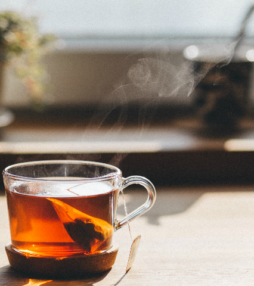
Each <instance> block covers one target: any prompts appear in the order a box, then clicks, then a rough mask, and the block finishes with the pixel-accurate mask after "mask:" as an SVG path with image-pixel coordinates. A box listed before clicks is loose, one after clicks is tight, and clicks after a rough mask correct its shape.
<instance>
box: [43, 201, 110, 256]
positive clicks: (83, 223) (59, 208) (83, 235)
mask: <svg viewBox="0 0 254 286" xmlns="http://www.w3.org/2000/svg"><path fill="white" fill-rule="evenodd" d="M48 200H49V201H51V203H52V205H53V207H54V209H55V211H56V213H57V215H58V217H59V218H60V220H61V222H62V223H63V225H64V227H65V229H66V231H67V232H68V234H69V236H70V237H71V238H72V240H73V241H74V242H76V243H77V244H78V245H79V246H80V247H82V248H83V249H84V250H85V251H86V252H91V249H92V247H93V246H94V245H95V244H96V240H98V241H100V242H101V243H99V245H101V244H102V243H103V242H104V241H105V240H106V239H107V238H109V237H111V235H112V233H113V227H112V225H111V224H109V223H107V222H106V221H104V220H102V219H99V218H95V217H92V216H89V215H87V214H85V213H83V212H81V211H79V210H77V209H75V208H73V207H72V206H70V205H68V204H66V203H64V202H62V201H60V200H57V199H53V198H48ZM99 245H97V247H98V246H99Z"/></svg>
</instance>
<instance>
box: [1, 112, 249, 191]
mask: <svg viewBox="0 0 254 286" xmlns="http://www.w3.org/2000/svg"><path fill="white" fill-rule="evenodd" d="M61 118H62V119H63V118H64V117H61ZM61 118H59V117H58V118H57V117H55V118H50V116H47V115H46V116H44V120H43V115H41V116H39V117H37V118H36V117H30V118H29V116H27V117H22V116H21V117H19V115H18V114H17V118H16V120H15V121H14V123H13V124H11V125H10V126H8V127H6V128H5V129H4V130H3V134H2V141H1V142H0V158H1V160H0V161H1V167H2V169H3V168H5V167H6V166H7V165H10V164H14V163H17V162H23V161H34V160H47V159H78V160H92V161H101V162H105V163H111V164H114V165H119V166H120V168H121V169H122V171H123V175H124V176H129V175H133V174H139V175H142V176H145V177H148V178H149V179H151V181H153V182H154V183H155V184H167V185H170V184H204V183H245V182H247V183H250V182H252V181H253V179H254V176H253V171H252V165H253V160H254V152H253V151H254V141H253V140H254V131H253V130H254V120H253V119H252V118H249V119H244V120H243V121H242V122H241V125H240V129H239V131H236V132H235V133H231V134H223V135H217V136H215V135H212V134H211V133H210V134H209V133H208V132H206V131H205V130H204V128H203V127H202V126H201V124H200V122H199V121H198V120H197V119H195V118H193V117H185V118H182V119H175V118H171V119H168V120H165V121H161V122H158V121H157V122H156V121H155V122H154V123H148V124H144V125H142V124H141V125H139V124H135V123H133V122H130V123H128V122H125V124H122V125H121V124H120V125H119V124H116V125H113V124H112V122H111V123H110V122H108V123H105V124H102V125H100V124H96V123H94V124H89V121H84V120H83V119H82V120H78V119H77V118H76V119H75V118H74V119H73V118H71V117H68V115H67V116H66V117H65V119H63V120H61ZM232 140H237V141H232ZM239 142H240V143H242V145H239ZM230 144H231V145H230ZM234 144H235V145H234ZM230 146H231V147H230ZM234 146H235V147H234ZM239 146H242V147H240V148H239ZM230 148H231V149H230ZM234 148H235V149H234Z"/></svg>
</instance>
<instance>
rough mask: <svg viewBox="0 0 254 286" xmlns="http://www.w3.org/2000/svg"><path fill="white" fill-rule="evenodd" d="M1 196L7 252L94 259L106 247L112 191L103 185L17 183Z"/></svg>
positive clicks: (109, 236)
mask: <svg viewBox="0 0 254 286" xmlns="http://www.w3.org/2000/svg"><path fill="white" fill-rule="evenodd" d="M48 179H52V178H48ZM6 196H7V203H8V209H9V221H10V230H11V239H12V246H13V247H14V248H15V249H16V250H18V251H20V252H22V253H25V254H26V255H33V256H35V255H38V256H73V255H80V254H82V253H84V254H94V253H98V252H101V251H103V250H106V249H109V248H110V246H111V245H112V235H113V231H114V229H113V228H114V217H115V213H116V206H117V197H118V189H113V188H112V186H111V185H109V184H107V183H105V182H95V183H87V184H80V185H77V184H76V185H75V184H73V183H72V184H59V185H57V184H54V185H52V186H48V185H47V187H45V186H43V187H42V185H40V182H38V183H32V184H26V185H25V184H23V183H18V184H14V185H13V186H12V188H11V189H7V190H6Z"/></svg>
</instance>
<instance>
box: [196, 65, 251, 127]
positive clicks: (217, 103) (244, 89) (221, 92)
mask: <svg viewBox="0 0 254 286" xmlns="http://www.w3.org/2000/svg"><path fill="white" fill-rule="evenodd" d="M193 68H194V76H195V77H197V76H199V75H203V74H204V77H203V79H201V81H200V82H199V83H198V84H197V86H196V90H195V97H194V106H195V108H196V109H197V112H198V114H199V116H200V117H201V119H202V120H203V122H204V123H205V124H206V125H207V127H209V128H212V129H218V130H224V129H227V130H229V129H234V128H235V127H236V126H237V123H238V121H239V119H240V118H241V117H242V116H244V115H245V114H246V112H247V107H248V91H249V83H250V75H251V69H252V63H251V62H247V61H246V62H240V61H239V62H230V63H229V64H223V63H218V64H214V63H209V62H201V61H195V62H193ZM207 71H208V72H207Z"/></svg>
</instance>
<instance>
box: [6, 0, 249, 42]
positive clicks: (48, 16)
mask: <svg viewBox="0 0 254 286" xmlns="http://www.w3.org/2000/svg"><path fill="white" fill-rule="evenodd" d="M252 4H253V3H252V1H251V0H243V1H235V0H213V1H211V0H195V1H187V0H156V1H155V0H93V1H91V0H74V1H70V0H53V1H52V0H37V1H35V0H34V1H28V0H12V1H11V0H9V1H3V2H2V3H0V9H1V10H4V9H15V10H19V11H24V12H26V13H30V12H33V13H35V14H37V15H38V16H40V19H41V23H40V24H41V28H42V30H43V31H47V32H53V33H56V34H58V35H60V36H62V37H80V36H92V37H95V36H96V37H119V36H121V37H122V36H126V37H144V36H148V37H154V36H157V37H158V36H161V37H186V36H187V37H200V36H201V37H204V36H205V37H207V36H212V37H225V36H233V35H235V33H236V32H237V31H238V28H239V25H240V23H241V20H242V18H243V15H244V13H245V12H246V11H247V9H248V8H249V6H250V5H252ZM253 18H254V17H253ZM248 26H249V27H248V33H249V34H252V35H253V34H254V19H253V21H252V23H250V24H249V25H248Z"/></svg>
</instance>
